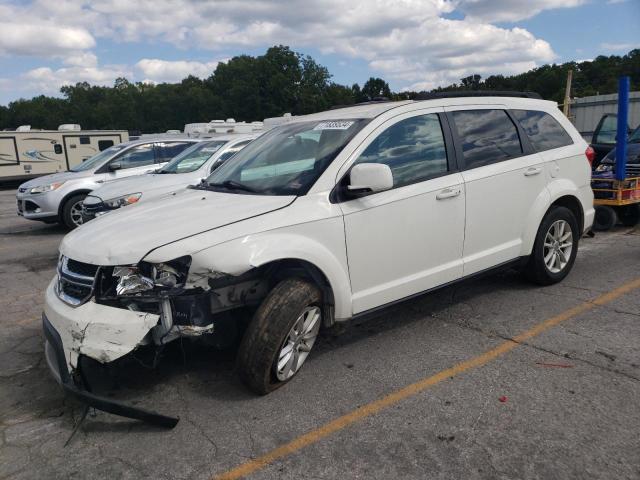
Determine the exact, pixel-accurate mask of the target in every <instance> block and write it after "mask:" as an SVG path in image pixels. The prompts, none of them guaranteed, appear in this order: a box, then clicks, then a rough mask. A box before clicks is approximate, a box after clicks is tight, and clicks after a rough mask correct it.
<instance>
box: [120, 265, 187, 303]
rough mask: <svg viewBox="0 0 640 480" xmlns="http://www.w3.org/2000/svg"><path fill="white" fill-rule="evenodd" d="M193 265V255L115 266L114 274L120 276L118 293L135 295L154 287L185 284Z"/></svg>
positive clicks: (173, 286)
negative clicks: (154, 262) (163, 261)
mask: <svg viewBox="0 0 640 480" xmlns="http://www.w3.org/2000/svg"><path fill="white" fill-rule="evenodd" d="M190 265H191V257H189V256H185V257H180V258H176V259H175V260H171V261H169V262H165V263H157V264H150V263H145V262H141V263H140V265H134V266H123V267H115V268H114V269H113V276H114V277H116V278H118V282H117V284H116V294H118V295H134V294H137V293H143V292H148V291H151V290H154V289H160V290H164V289H171V288H176V287H182V286H184V284H185V282H186V281H187V274H188V273H189V266H190Z"/></svg>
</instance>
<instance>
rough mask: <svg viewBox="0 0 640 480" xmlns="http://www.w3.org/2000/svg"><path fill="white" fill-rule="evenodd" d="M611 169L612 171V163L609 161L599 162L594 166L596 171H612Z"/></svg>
mask: <svg viewBox="0 0 640 480" xmlns="http://www.w3.org/2000/svg"><path fill="white" fill-rule="evenodd" d="M612 171H613V165H611V164H610V163H601V164H600V165H598V166H597V167H596V172H598V173H602V172H612Z"/></svg>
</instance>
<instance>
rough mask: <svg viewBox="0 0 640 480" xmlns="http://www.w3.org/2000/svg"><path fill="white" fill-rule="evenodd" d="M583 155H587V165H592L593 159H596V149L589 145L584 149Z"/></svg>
mask: <svg viewBox="0 0 640 480" xmlns="http://www.w3.org/2000/svg"><path fill="white" fill-rule="evenodd" d="M584 155H585V157H587V161H588V162H589V165H591V166H592V167H593V161H594V160H595V159H596V151H595V150H594V149H593V147H591V145H589V146H588V147H587V149H586V150H585V151H584Z"/></svg>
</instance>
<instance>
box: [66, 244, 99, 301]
mask: <svg viewBox="0 0 640 480" xmlns="http://www.w3.org/2000/svg"><path fill="white" fill-rule="evenodd" d="M99 269H100V267H98V266H97V265H91V264H89V263H83V262H78V261H76V260H72V259H70V258H67V257H65V256H64V255H61V256H60V260H59V261H58V284H57V289H56V293H57V294H58V297H59V298H60V300H62V301H63V302H65V303H67V304H69V305H71V306H74V307H77V306H78V305H82V304H83V303H85V302H87V301H88V300H89V299H90V298H91V295H93V288H94V284H95V277H96V274H97V273H98V270H99Z"/></svg>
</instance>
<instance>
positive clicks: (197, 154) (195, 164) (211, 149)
mask: <svg viewBox="0 0 640 480" xmlns="http://www.w3.org/2000/svg"><path fill="white" fill-rule="evenodd" d="M225 143H227V140H216V141H212V142H199V143H196V144H195V145H194V146H192V147H189V148H187V149H186V150H184V151H183V152H182V153H180V154H179V155H177V156H175V157H174V158H173V160H171V161H170V162H169V163H167V164H166V165H165V166H164V167H162V168H161V169H160V170H159V171H158V173H189V172H193V171H195V170H197V169H199V168H200V167H201V166H202V164H203V163H204V162H206V161H207V160H209V159H210V158H211V156H212V155H213V154H214V153H216V152H217V151H218V150H220V147H222V146H223V145H224V144H225Z"/></svg>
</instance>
